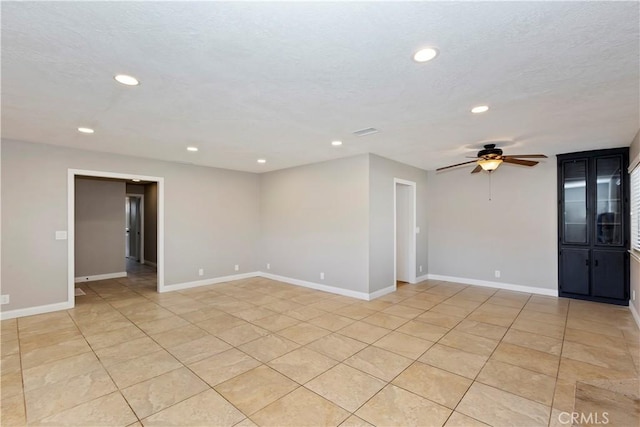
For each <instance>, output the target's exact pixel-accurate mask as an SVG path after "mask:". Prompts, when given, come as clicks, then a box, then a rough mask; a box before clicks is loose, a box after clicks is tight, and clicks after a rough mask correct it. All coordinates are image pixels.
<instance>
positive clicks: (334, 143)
mask: <svg viewBox="0 0 640 427" xmlns="http://www.w3.org/2000/svg"><path fill="white" fill-rule="evenodd" d="M331 145H333V146H334V147H339V146H341V145H342V141H331Z"/></svg>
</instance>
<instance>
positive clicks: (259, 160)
mask: <svg viewBox="0 0 640 427" xmlns="http://www.w3.org/2000/svg"><path fill="white" fill-rule="evenodd" d="M258 163H267V161H266V160H265V159H258Z"/></svg>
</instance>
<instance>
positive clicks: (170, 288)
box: [158, 271, 260, 293]
mask: <svg viewBox="0 0 640 427" xmlns="http://www.w3.org/2000/svg"><path fill="white" fill-rule="evenodd" d="M258 276H260V272H258V271H254V272H252V273H242V274H233V275H231V276H221V277H214V278H211V279H204V280H196V281H194V282H185V283H176V284H175V285H164V287H163V289H160V290H159V291H158V292H160V293H164V292H171V291H180V290H182V289H190V288H197V287H199V286H207V285H215V284H217V283H223V282H231V281H233V280H241V279H249V278H251V277H258Z"/></svg>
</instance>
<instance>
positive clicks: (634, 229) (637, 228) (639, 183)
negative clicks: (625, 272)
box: [629, 164, 640, 257]
mask: <svg viewBox="0 0 640 427" xmlns="http://www.w3.org/2000/svg"><path fill="white" fill-rule="evenodd" d="M629 175H630V183H631V185H630V187H631V188H630V192H629V194H630V202H631V239H630V240H631V242H630V248H631V253H632V254H634V253H635V254H636V255H637V256H639V257H640V164H636V165H635V167H634V168H633V169H632V170H631V171H630V173H629Z"/></svg>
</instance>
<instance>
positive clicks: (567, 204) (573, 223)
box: [562, 159, 588, 244]
mask: <svg viewBox="0 0 640 427" xmlns="http://www.w3.org/2000/svg"><path fill="white" fill-rule="evenodd" d="M562 168H563V178H564V182H563V186H564V189H563V198H564V214H563V228H564V233H563V242H564V243H583V244H586V243H588V240H587V160H586V159H585V160H569V161H566V162H564V163H563V165H562Z"/></svg>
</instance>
